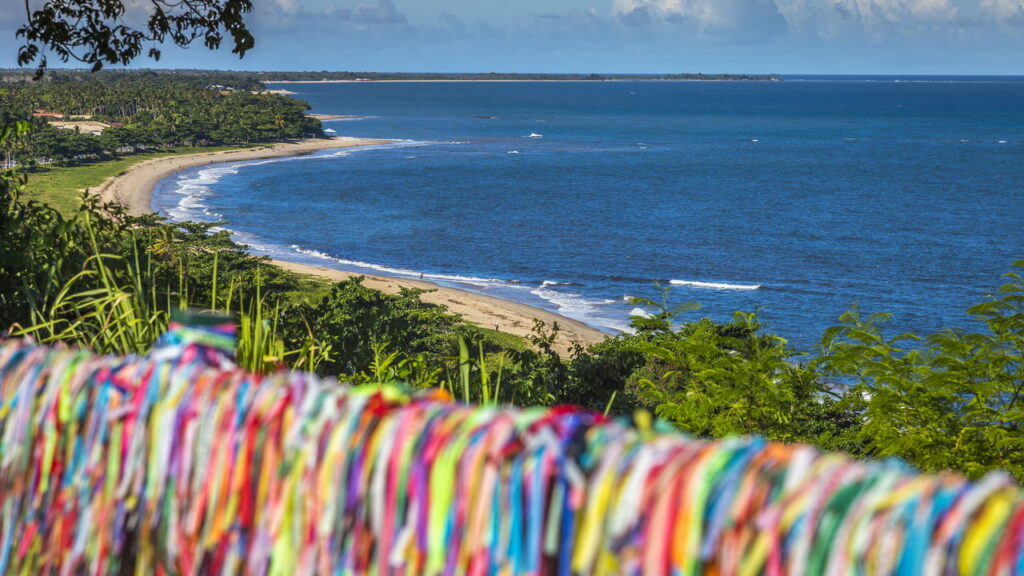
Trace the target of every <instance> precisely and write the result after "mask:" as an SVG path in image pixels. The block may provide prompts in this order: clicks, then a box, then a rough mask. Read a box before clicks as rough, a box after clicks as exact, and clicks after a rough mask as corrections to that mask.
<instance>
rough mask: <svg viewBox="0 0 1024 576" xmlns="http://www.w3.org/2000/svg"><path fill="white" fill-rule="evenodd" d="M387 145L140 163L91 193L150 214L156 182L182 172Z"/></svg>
mask: <svg viewBox="0 0 1024 576" xmlns="http://www.w3.org/2000/svg"><path fill="white" fill-rule="evenodd" d="M389 142H390V140H371V139H367V138H316V139H310V140H297V141H294V142H286V143H278V144H268V145H267V146H262V147H259V148H248V149H244V150H224V151H220V152H206V153H201V154H189V155H186V156H168V157H166V158H155V159H153V160H146V161H145V162H140V163H138V164H136V165H134V166H132V167H131V168H129V169H128V170H126V171H125V172H123V173H122V174H119V175H117V176H114V177H112V178H109V179H107V181H106V182H104V183H103V184H101V185H100V186H99V187H98V188H96V189H95V190H93V193H95V194H99V196H100V198H101V199H102V200H103V201H104V202H120V203H122V204H124V205H125V206H126V207H127V208H128V212H129V213H131V214H134V215H140V214H146V213H148V212H152V208H151V194H152V192H153V187H154V186H156V184H157V182H159V181H160V180H162V179H164V178H166V177H168V176H170V175H171V174H174V173H176V172H179V171H181V170H184V169H186V168H192V167H193V166H203V165H205V164H215V163H219V162H240V161H244V160H258V159H261V158H276V157H279V156H299V155H302V154H309V153H312V152H315V151H317V150H329V149H334V148H352V147H354V146H372V145H375V144H387V143H389Z"/></svg>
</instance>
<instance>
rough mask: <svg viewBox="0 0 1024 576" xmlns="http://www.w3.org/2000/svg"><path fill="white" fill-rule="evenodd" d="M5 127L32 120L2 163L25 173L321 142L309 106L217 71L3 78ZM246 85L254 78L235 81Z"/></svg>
mask: <svg viewBox="0 0 1024 576" xmlns="http://www.w3.org/2000/svg"><path fill="white" fill-rule="evenodd" d="M4 77H5V81H3V82H0V125H7V124H10V123H12V122H29V123H30V124H31V125H32V130H31V131H30V132H29V133H26V134H23V135H20V136H18V137H16V138H9V139H8V140H7V141H6V142H5V143H4V145H3V147H2V148H0V160H3V161H4V163H5V164H11V163H17V164H18V165H20V166H22V167H24V168H25V169H27V170H33V169H36V168H38V167H39V166H46V165H57V166H69V165H72V166H73V165H80V164H89V163H94V162H101V161H105V160H109V159H112V158H118V157H120V156H121V155H124V154H132V153H138V152H153V151H164V150H168V149H171V148H178V147H216V146H224V145H246V144H253V143H260V142H277V141H281V140H286V139H296V138H305V137H319V136H322V135H323V131H322V128H321V125H320V122H319V121H318V120H315V119H313V118H310V117H308V116H307V115H306V110H308V108H309V105H308V104H306V103H305V102H301V101H299V100H295V99H292V98H288V97H286V96H282V95H280V94H269V93H265V92H262V91H256V92H250V91H249V90H248V89H239V88H236V87H234V86H229V85H225V84H220V83H219V82H228V81H229V80H231V79H236V78H234V77H233V76H230V75H229V77H228V78H226V77H224V76H221V75H217V74H210V73H205V74H194V75H188V74H170V75H168V74H151V73H148V72H120V73H105V74H104V75H103V76H102V77H100V78H90V77H84V76H82V75H81V74H77V75H76V74H73V73H65V75H64V76H57V77H55V78H54V77H51V79H50V80H49V81H45V82H34V81H31V80H30V79H28V78H27V77H25V76H24V75H21V76H18V75H17V74H8V75H5V76H4ZM237 79H238V80H240V81H241V82H240V83H241V84H242V85H245V86H246V87H248V86H252V85H254V84H255V82H253V81H252V80H251V79H249V80H246V79H245V78H244V77H243V78H237Z"/></svg>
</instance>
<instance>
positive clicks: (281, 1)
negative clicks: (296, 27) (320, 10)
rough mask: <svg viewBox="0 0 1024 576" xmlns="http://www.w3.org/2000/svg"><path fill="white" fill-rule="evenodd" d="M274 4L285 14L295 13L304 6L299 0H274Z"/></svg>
mask: <svg viewBox="0 0 1024 576" xmlns="http://www.w3.org/2000/svg"><path fill="white" fill-rule="evenodd" d="M273 4H274V6H275V7H276V8H277V9H278V10H280V11H282V12H284V13H285V14H295V13H296V12H298V11H299V10H300V9H301V8H302V7H301V6H299V0H273Z"/></svg>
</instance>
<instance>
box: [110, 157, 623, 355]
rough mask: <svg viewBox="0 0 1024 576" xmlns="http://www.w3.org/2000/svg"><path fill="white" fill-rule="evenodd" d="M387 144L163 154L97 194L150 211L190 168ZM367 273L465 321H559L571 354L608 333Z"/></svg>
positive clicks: (511, 326)
mask: <svg viewBox="0 0 1024 576" xmlns="http://www.w3.org/2000/svg"><path fill="white" fill-rule="evenodd" d="M387 142H388V141H387V140H370V139H361V138H331V139H316V140H303V141H299V142H291V143H283V144H274V145H268V146H265V147H261V148H252V149H246V150H229V151H221V152H209V153H204V154H190V155H187V156H171V157H167V158H157V159H153V160H147V161H145V162H141V163H139V164H136V165H135V166H132V167H131V168H129V169H128V170H126V171H125V172H124V173H122V174H120V175H118V176H115V177H113V178H110V179H109V180H107V181H106V182H104V183H103V184H102V185H101V186H100V187H99V188H97V189H96V190H94V191H93V192H94V193H96V194H99V195H100V197H101V198H102V199H103V200H104V201H107V202H110V201H118V202H121V203H122V204H124V205H125V206H126V207H127V208H128V210H129V212H130V213H132V214H136V215H138V214H146V213H148V212H151V211H152V206H151V194H152V191H153V188H154V187H155V186H156V184H157V183H158V182H159V181H160V180H162V179H163V178H166V177H168V176H170V175H172V174H174V173H176V172H179V171H181V170H184V169H186V168H191V167H193V166H202V165H206V164H214V163H218V162H238V161H244V160H256V159H260V158H273V157H278V156H294V155H300V154H309V153H311V152H314V151H316V150H325V149H331V148H350V147H354V146H370V145H375V144H386V143H387ZM274 263H275V264H276V265H278V266H280V267H282V268H284V269H286V270H291V271H293V272H296V273H299V274H310V275H313V276H319V277H321V278H326V279H328V280H331V281H333V282H338V281H341V280H344V279H346V278H349V277H351V276H356V275H360V274H357V273H354V272H347V271H343V270H336V269H333V268H322V267H318V266H309V265H305V264H297V263H294V262H284V261H274ZM365 276H366V280H365V281H364V284H365V285H366V286H368V287H370V288H375V289H377V290H382V291H384V292H390V293H396V292H398V291H399V289H400V288H402V287H407V288H422V289H424V290H435V291H434V292H431V293H428V294H424V295H423V300H424V301H426V302H430V303H433V304H442V305H444V306H447V307H448V309H449V310H450V311H451V312H453V313H455V314H459V315H461V316H462V317H463V318H464V319H465V320H467V321H469V322H472V323H474V324H477V325H479V326H482V327H485V328H497V329H498V330H500V331H502V332H507V333H509V334H514V335H517V336H525V335H527V334H529V333H530V332H531V330H532V329H533V320H534V318H537V319H540V320H543V321H544V322H547V323H548V324H552V323H553V322H558V325H559V327H560V328H561V330H560V335H559V339H558V341H557V342H556V349H557V350H558V351H559V352H560V353H562V354H565V353H567V352H568V351H569V350H570V348H571V347H572V343H573V342H580V343H581V344H584V345H587V344H593V343H595V342H600V341H601V340H603V339H604V338H606V337H607V334H605V333H603V332H601V331H599V330H596V329H594V328H591V327H590V326H587V325H586V324H584V323H582V322H579V321H576V320H572V319H570V318H566V317H564V316H561V315H559V314H555V313H553V312H549V311H547V310H543V309H541V308H536V307H533V306H528V305H526V304H520V303H517V302H512V301H509V300H502V299H500V298H494V297H492V296H485V295H482V294H477V293H475V292H468V291H465V290H459V289H456V288H449V287H446V286H439V285H437V284H434V283H432V282H426V281H422V280H412V279H405V278H392V277H387V276H373V275H365Z"/></svg>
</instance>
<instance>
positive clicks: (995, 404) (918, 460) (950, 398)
mask: <svg viewBox="0 0 1024 576" xmlns="http://www.w3.org/2000/svg"><path fill="white" fill-rule="evenodd" d="M1015 268H1017V271H1014V272H1011V273H1009V274H1007V278H1008V279H1009V282H1008V283H1006V284H1005V285H1003V286H1002V287H1001V288H1000V289H999V290H998V292H997V293H996V294H995V295H994V296H993V297H992V298H991V299H990V300H988V301H987V302H984V303H981V304H978V305H976V306H973V307H971V308H970V309H968V313H969V314H970V315H972V316H973V317H974V318H975V319H977V320H978V321H979V324H980V325H983V326H984V327H985V328H986V331H985V332H965V331H962V330H948V331H945V332H940V333H938V334H934V335H931V336H929V337H927V338H925V339H924V346H923V347H918V346H914V344H915V343H917V342H918V339H917V337H915V336H911V335H899V336H896V337H893V338H888V339H887V338H886V337H885V335H884V333H883V330H882V327H883V324H884V321H885V320H886V319H887V317H886V316H885V315H875V316H871V317H868V318H867V319H864V318H863V317H862V316H861V315H860V313H859V311H857V310H853V311H851V312H848V313H847V314H845V315H844V316H843V317H842V318H841V321H842V322H843V324H842V325H841V326H838V327H836V328H833V329H831V330H829V331H828V332H827V333H826V334H825V336H824V338H823V340H822V349H823V355H822V357H821V358H820V360H819V361H818V365H819V367H820V369H821V370H822V372H823V373H824V374H826V375H828V376H831V377H832V378H834V379H835V380H836V381H837V382H838V383H842V384H846V385H848V386H849V391H848V393H847V394H846V395H845V397H844V404H845V405H846V406H847V407H848V408H849V409H850V410H852V411H853V412H855V413H857V414H858V415H859V416H860V420H861V422H862V423H863V425H862V426H860V427H859V428H858V429H857V431H856V438H857V440H859V441H860V442H862V443H863V444H864V445H865V446H866V447H867V454H869V455H872V456H899V457H901V458H904V459H906V460H908V461H910V462H912V463H914V464H916V465H917V466H920V467H922V468H924V469H926V470H939V469H944V468H951V469H956V470H962V471H964V472H965V473H967V474H968V475H971V476H975V477H976V476H980V475H982V474H984V473H985V472H987V471H989V470H992V469H995V468H1002V469H1006V470H1009V471H1010V472H1012V473H1013V474H1015V475H1016V476H1017V477H1018V478H1022V477H1024V398H1022V392H1024V280H1022V277H1021V270H1024V261H1019V262H1017V263H1015Z"/></svg>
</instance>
